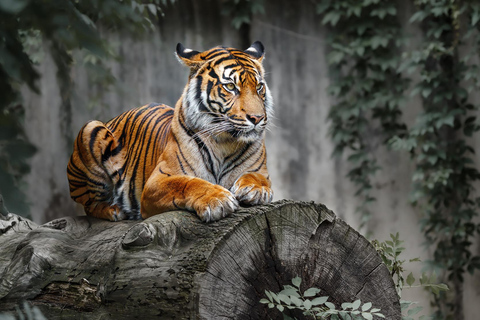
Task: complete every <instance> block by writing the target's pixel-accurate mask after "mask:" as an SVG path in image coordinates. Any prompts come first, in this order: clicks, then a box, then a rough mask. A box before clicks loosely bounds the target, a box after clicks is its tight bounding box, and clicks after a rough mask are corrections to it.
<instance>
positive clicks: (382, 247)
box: [372, 232, 448, 320]
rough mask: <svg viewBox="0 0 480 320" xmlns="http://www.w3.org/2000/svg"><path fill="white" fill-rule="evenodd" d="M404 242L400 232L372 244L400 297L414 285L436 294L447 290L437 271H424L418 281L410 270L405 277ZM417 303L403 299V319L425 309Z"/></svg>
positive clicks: (412, 260)
mask: <svg viewBox="0 0 480 320" xmlns="http://www.w3.org/2000/svg"><path fill="white" fill-rule="evenodd" d="M403 243H404V241H403V240H400V236H399V234H398V232H397V233H396V234H390V240H386V241H383V242H379V241H378V240H373V241H372V245H373V246H374V247H375V249H376V250H377V252H378V253H379V254H380V257H381V258H382V260H383V263H384V264H385V265H386V266H387V268H388V270H389V271H390V274H391V276H392V278H393V280H394V282H395V286H396V288H397V293H398V296H399V297H400V298H401V297H402V292H403V290H404V289H405V288H414V287H423V288H426V289H428V290H430V292H432V293H433V294H434V295H436V296H440V294H441V293H442V292H444V291H447V290H448V286H447V285H446V284H444V283H438V281H437V276H436V275H435V273H431V274H430V275H428V274H427V273H423V274H422V276H421V277H420V278H419V279H418V281H417V279H415V276H414V275H413V273H412V272H410V273H409V274H408V275H407V278H406V279H405V277H404V273H405V272H406V270H405V267H404V264H405V262H406V260H402V259H400V255H401V254H402V253H403V252H404V251H405V247H404V246H403ZM409 262H420V259H419V258H414V259H410V260H409ZM415 304H416V302H412V301H404V300H401V308H402V319H403V320H413V319H414V318H413V316H414V315H416V314H418V313H419V312H420V311H421V310H422V309H423V307H421V306H414V305H415ZM418 319H419V320H423V319H427V317H426V316H421V317H419V318H418Z"/></svg>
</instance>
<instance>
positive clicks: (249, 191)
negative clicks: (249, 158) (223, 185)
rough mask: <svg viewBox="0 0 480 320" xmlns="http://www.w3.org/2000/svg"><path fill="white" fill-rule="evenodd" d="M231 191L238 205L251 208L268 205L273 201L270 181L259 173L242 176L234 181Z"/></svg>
mask: <svg viewBox="0 0 480 320" xmlns="http://www.w3.org/2000/svg"><path fill="white" fill-rule="evenodd" d="M231 191H232V193H233V194H234V195H235V198H237V200H238V201H239V202H240V203H242V204H246V205H251V206H253V205H259V204H266V203H270V202H272V199H273V190H272V189H271V188H270V180H269V179H268V178H266V177H265V176H264V175H262V174H259V173H247V174H244V175H243V176H241V177H240V178H238V180H237V181H235V183H234V184H233V187H232V189H231Z"/></svg>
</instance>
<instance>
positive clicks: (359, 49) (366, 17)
mask: <svg viewBox="0 0 480 320" xmlns="http://www.w3.org/2000/svg"><path fill="white" fill-rule="evenodd" d="M395 5H396V1H393V0H386V1H380V0H364V1H349V0H338V1H331V0H321V1H319V2H318V4H317V13H318V14H321V15H322V16H323V20H322V23H323V24H325V25H329V26H330V27H331V29H332V31H331V32H332V34H333V35H332V36H331V38H330V39H329V44H330V50H331V51H330V53H329V55H328V62H329V65H330V66H331V76H332V78H333V81H332V85H331V86H330V88H329V91H330V93H331V95H332V96H333V97H334V99H335V103H334V104H333V106H332V107H331V109H330V114H329V120H330V122H331V127H330V136H331V138H332V140H333V142H334V144H335V149H334V155H341V154H343V153H344V151H348V153H349V156H348V162H349V163H350V165H351V167H352V169H351V170H350V171H349V172H348V174H347V176H348V178H349V179H350V180H351V181H352V182H353V183H354V185H355V186H356V188H357V191H356V194H355V195H356V196H357V197H358V198H359V199H361V203H360V205H359V206H358V207H357V211H358V212H359V213H360V215H361V225H362V226H364V225H365V224H366V223H367V222H368V220H369V218H370V216H371V210H370V206H369V204H370V203H371V202H373V201H375V198H374V197H373V195H372V192H371V191H372V178H373V177H374V175H375V173H376V172H377V171H378V170H379V169H380V166H379V164H378V163H377V161H376V159H375V156H374V152H375V150H376V148H377V147H378V145H380V144H386V142H387V141H388V140H389V139H390V138H391V137H392V136H394V135H401V133H402V132H404V130H405V126H404V125H403V124H401V123H400V122H399V117H400V115H401V111H400V108H399V106H400V104H401V102H402V100H403V92H404V90H405V89H406V87H407V85H408V81H407V80H406V79H404V78H402V77H401V75H400V73H399V72H398V71H397V67H398V64H399V62H400V57H399V56H398V54H397V52H398V51H399V48H400V46H401V44H402V43H401V36H400V35H401V27H400V24H399V23H398V21H397V19H396V16H397V9H396V7H395ZM360 79H361V80H360ZM372 133H373V134H372ZM378 134H380V135H381V137H382V139H381V141H372V137H374V136H378Z"/></svg>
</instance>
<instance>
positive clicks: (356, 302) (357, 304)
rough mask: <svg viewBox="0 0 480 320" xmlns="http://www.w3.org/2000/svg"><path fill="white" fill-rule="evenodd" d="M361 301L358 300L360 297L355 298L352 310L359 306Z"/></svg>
mask: <svg viewBox="0 0 480 320" xmlns="http://www.w3.org/2000/svg"><path fill="white" fill-rule="evenodd" d="M361 303H362V302H361V301H360V299H358V300H355V302H353V303H352V310H357V309H358V307H360V304H361Z"/></svg>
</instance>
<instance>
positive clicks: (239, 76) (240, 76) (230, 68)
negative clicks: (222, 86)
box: [222, 63, 261, 83]
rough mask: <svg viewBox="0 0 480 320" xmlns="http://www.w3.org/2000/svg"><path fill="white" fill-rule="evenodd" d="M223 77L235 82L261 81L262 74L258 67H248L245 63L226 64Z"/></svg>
mask: <svg viewBox="0 0 480 320" xmlns="http://www.w3.org/2000/svg"><path fill="white" fill-rule="evenodd" d="M222 78H223V79H226V80H230V81H232V82H235V83H245V82H246V81H251V82H260V81H261V76H260V73H259V72H258V70H257V69H256V68H252V67H250V68H246V66H245V65H243V64H238V63H237V64H235V65H226V66H224V67H223V76H222Z"/></svg>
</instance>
